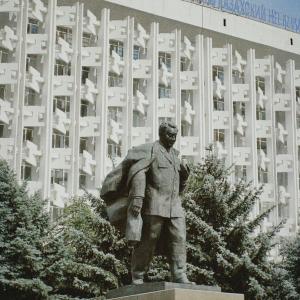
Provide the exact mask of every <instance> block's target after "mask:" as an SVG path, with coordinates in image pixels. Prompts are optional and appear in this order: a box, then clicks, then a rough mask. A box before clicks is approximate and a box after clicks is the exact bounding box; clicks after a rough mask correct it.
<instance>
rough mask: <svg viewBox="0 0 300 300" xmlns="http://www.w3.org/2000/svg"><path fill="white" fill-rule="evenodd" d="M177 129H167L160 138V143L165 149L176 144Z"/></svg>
mask: <svg viewBox="0 0 300 300" xmlns="http://www.w3.org/2000/svg"><path fill="white" fill-rule="evenodd" d="M176 136H177V129H176V128H172V127H168V128H167V129H166V130H165V132H164V133H163V134H162V135H161V136H160V141H161V142H162V144H163V145H164V146H165V147H166V148H171V147H172V146H173V145H174V143H175V142H176Z"/></svg>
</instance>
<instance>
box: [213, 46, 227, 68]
mask: <svg viewBox="0 0 300 300" xmlns="http://www.w3.org/2000/svg"><path fill="white" fill-rule="evenodd" d="M227 56H228V51H227V49H226V48H213V49H212V57H211V58H212V65H213V66H227V65H228V59H227Z"/></svg>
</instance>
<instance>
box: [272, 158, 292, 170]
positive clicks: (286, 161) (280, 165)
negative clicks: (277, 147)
mask: <svg viewBox="0 0 300 300" xmlns="http://www.w3.org/2000/svg"><path fill="white" fill-rule="evenodd" d="M293 165H294V164H293V155H291V154H278V155H276V170H277V172H292V171H293Z"/></svg>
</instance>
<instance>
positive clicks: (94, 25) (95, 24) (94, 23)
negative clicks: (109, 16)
mask: <svg viewBox="0 0 300 300" xmlns="http://www.w3.org/2000/svg"><path fill="white" fill-rule="evenodd" d="M84 27H85V28H86V29H87V30H88V31H89V32H90V33H91V34H93V35H97V31H98V30H99V27H100V21H99V20H97V17H96V16H95V15H94V14H93V13H92V12H91V11H90V10H89V9H87V11H86V17H85V18H84Z"/></svg>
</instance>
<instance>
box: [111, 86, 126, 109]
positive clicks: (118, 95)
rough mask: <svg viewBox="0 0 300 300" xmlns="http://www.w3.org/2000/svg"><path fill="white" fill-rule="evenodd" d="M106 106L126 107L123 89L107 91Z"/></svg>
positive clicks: (117, 88) (113, 88)
mask: <svg viewBox="0 0 300 300" xmlns="http://www.w3.org/2000/svg"><path fill="white" fill-rule="evenodd" d="M107 105H108V106H117V107H124V106H126V90H125V88H124V87H110V88H109V89H108V101H107Z"/></svg>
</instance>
